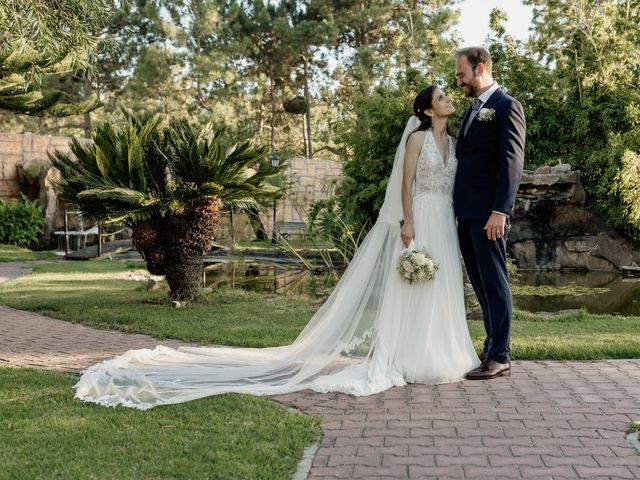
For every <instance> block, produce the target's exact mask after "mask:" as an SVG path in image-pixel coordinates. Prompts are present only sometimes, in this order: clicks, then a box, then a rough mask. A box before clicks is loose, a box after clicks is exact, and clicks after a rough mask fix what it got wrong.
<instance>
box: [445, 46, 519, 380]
mask: <svg viewBox="0 0 640 480" xmlns="http://www.w3.org/2000/svg"><path fill="white" fill-rule="evenodd" d="M455 59H456V81H457V84H458V86H460V87H463V88H464V94H465V96H466V97H471V98H473V104H472V106H471V107H469V108H468V109H467V110H466V112H465V114H464V118H463V120H462V126H461V127H460V133H459V135H458V142H457V145H456V157H457V159H458V170H457V172H456V180H455V187H454V192H453V204H454V209H455V212H456V216H457V217H458V235H459V237H460V250H461V252H462V258H463V259H464V263H465V266H466V268H467V273H468V275H469V280H470V281H471V285H473V289H474V291H475V293H476V295H477V297H478V301H479V302H480V306H481V307H482V317H483V320H484V327H485V330H486V332H487V337H486V339H485V342H484V349H483V351H482V352H481V353H480V360H482V364H481V365H480V366H479V367H478V368H476V369H475V370H472V371H471V372H469V373H468V374H467V378H468V379H470V380H485V379H489V378H495V377H499V376H502V375H508V374H509V373H510V369H511V363H510V360H509V352H510V349H509V337H510V331H511V309H512V307H511V290H510V288H509V280H508V275H507V242H506V234H507V231H508V230H509V218H510V217H511V215H513V206H514V202H515V198H516V193H517V191H518V185H519V183H520V177H521V176H522V166H523V163H524V142H525V120H524V113H523V110H522V105H521V104H520V102H518V101H517V100H516V99H514V98H512V97H510V96H509V95H507V94H506V93H504V92H503V91H502V90H501V89H500V88H499V86H498V84H497V83H496V82H495V81H494V80H493V76H492V74H491V67H492V61H491V56H490V55H489V52H487V51H486V50H485V49H484V48H481V47H470V48H465V49H462V50H459V51H458V52H457V53H456V56H455Z"/></svg>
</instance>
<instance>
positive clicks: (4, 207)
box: [0, 195, 44, 247]
mask: <svg viewBox="0 0 640 480" xmlns="http://www.w3.org/2000/svg"><path fill="white" fill-rule="evenodd" d="M43 224H44V219H43V215H42V210H41V209H40V206H39V205H38V202H37V201H35V200H34V201H31V200H29V199H28V198H26V197H25V196H24V195H23V196H22V198H20V199H19V200H14V201H12V202H5V201H4V200H0V243H5V244H9V245H18V246H20V247H32V246H35V245H36V244H37V243H38V241H39V240H40V235H41V234H42V226H43Z"/></svg>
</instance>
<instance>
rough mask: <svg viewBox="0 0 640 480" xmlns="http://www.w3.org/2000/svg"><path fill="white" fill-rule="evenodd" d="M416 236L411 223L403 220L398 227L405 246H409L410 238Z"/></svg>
mask: <svg viewBox="0 0 640 480" xmlns="http://www.w3.org/2000/svg"><path fill="white" fill-rule="evenodd" d="M415 236H416V232H415V230H414V229H413V224H411V223H407V222H405V223H404V225H402V228H401V229H400V238H401V239H402V244H403V245H404V247H405V248H407V247H408V246H409V244H410V243H411V240H413V239H414V237H415Z"/></svg>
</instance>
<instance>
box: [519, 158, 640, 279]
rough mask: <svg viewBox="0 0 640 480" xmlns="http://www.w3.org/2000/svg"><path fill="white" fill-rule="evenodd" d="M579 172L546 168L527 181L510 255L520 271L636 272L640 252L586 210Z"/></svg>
mask: <svg viewBox="0 0 640 480" xmlns="http://www.w3.org/2000/svg"><path fill="white" fill-rule="evenodd" d="M585 201H586V194H585V191H584V188H583V187H582V184H581V182H580V172H579V171H571V167H570V166H569V165H566V164H565V165H557V166H554V167H549V166H544V167H540V168H538V169H537V170H536V171H534V172H526V171H525V173H524V175H523V176H522V181H521V183H520V189H519V191H518V197H517V199H516V206H515V212H514V218H513V222H512V229H511V232H509V235H508V237H507V243H508V249H509V253H510V254H511V255H512V256H513V257H514V258H515V260H516V263H517V265H518V267H519V268H532V269H541V270H575V269H580V270H601V271H625V270H626V271H629V272H632V271H635V270H636V269H637V267H638V265H639V264H640V252H638V251H637V250H634V249H633V247H632V246H631V245H630V244H629V242H628V241H626V240H625V239H624V238H622V237H620V236H619V235H617V234H616V233H615V232H614V231H613V230H612V229H611V228H610V227H609V226H608V225H607V223H606V220H605V219H604V218H602V217H600V216H599V215H596V214H593V213H591V212H590V211H589V209H588V208H586V207H585Z"/></svg>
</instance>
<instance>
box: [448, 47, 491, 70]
mask: <svg viewBox="0 0 640 480" xmlns="http://www.w3.org/2000/svg"><path fill="white" fill-rule="evenodd" d="M463 55H464V56H465V57H467V60H468V62H469V63H470V64H471V65H472V66H473V67H475V66H476V65H478V64H479V63H483V64H484V68H486V69H487V71H488V72H489V73H491V70H492V67H493V61H492V60H491V55H490V54H489V52H488V51H487V50H486V49H484V48H482V47H467V48H461V49H460V50H458V51H457V52H456V55H455V58H456V60H457V59H458V58H460V57H461V56H463Z"/></svg>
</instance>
